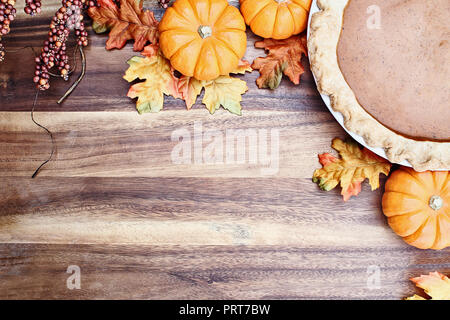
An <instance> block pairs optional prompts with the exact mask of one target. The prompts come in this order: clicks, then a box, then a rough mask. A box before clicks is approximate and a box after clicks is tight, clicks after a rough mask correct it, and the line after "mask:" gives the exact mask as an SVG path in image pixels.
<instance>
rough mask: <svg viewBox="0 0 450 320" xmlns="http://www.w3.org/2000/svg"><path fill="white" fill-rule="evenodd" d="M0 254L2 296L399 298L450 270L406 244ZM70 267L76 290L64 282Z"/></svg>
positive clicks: (8, 247)
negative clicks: (375, 271) (422, 279)
mask: <svg viewBox="0 0 450 320" xmlns="http://www.w3.org/2000/svg"><path fill="white" fill-rule="evenodd" d="M0 255H1V256H2V257H3V258H2V259H0V272H1V273H2V276H1V281H0V298H1V299H14V298H20V297H24V296H25V297H28V298H32V299H45V298H50V299H89V298H90V299H95V298H97V299H98V298H101V299H103V298H109V299H118V298H124V297H127V298H131V299H186V298H189V299H286V298H291V299H324V298H328V299H398V298H399V297H406V296H409V295H412V294H414V293H419V291H418V290H416V289H415V288H414V287H413V285H412V284H411V283H410V282H409V280H408V278H410V277H413V276H416V275H418V274H421V273H427V272H428V271H430V270H433V269H434V268H435V265H436V263H439V262H440V263H441V264H442V266H444V267H442V266H441V267H442V269H441V270H443V272H447V273H448V272H450V265H449V264H448V260H446V259H445V258H446V257H445V256H444V257H443V256H442V255H441V254H439V253H438V252H432V251H421V252H420V254H418V252H417V251H416V250H415V249H413V248H411V247H408V248H404V249H402V250H398V249H395V250H389V249H383V248H364V249H359V250H355V249H354V248H352V249H350V250H349V249H345V248H333V249H332V250H330V249H329V248H328V247H325V248H314V249H310V248H303V247H291V246H289V247H285V246H269V247H266V246H193V247H189V246H183V247H177V246H176V247H170V248H168V247H166V246H142V245H139V246H136V245H118V246H114V245H102V246H98V245H96V246H93V245H29V244H3V245H0ZM69 265H77V266H79V267H80V269H81V289H80V290H68V289H67V287H66V280H67V277H68V276H69V274H67V273H66V270H67V268H68V266H69ZM369 266H377V267H379V268H380V276H381V278H380V279H381V280H380V286H379V288H375V287H371V286H368V271H367V270H368V267H369ZM369 274H370V273H369Z"/></svg>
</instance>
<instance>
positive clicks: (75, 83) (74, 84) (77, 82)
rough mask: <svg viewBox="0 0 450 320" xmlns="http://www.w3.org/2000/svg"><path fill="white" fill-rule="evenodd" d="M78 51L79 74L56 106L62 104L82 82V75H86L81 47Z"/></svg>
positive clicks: (84, 59)
mask: <svg viewBox="0 0 450 320" xmlns="http://www.w3.org/2000/svg"><path fill="white" fill-rule="evenodd" d="M79 51H80V55H81V74H80V76H79V77H78V79H77V81H75V82H74V83H73V84H72V86H71V87H70V88H69V90H67V91H66V93H65V94H64V95H63V96H62V97H61V99H59V100H58V104H61V103H63V101H64V100H65V99H66V98H67V97H68V96H69V95H70V94H71V93H72V92H73V90H75V88H76V87H77V86H78V84H79V83H80V82H81V80H83V78H84V75H85V74H86V57H85V56H84V51H83V47H81V46H80V47H79Z"/></svg>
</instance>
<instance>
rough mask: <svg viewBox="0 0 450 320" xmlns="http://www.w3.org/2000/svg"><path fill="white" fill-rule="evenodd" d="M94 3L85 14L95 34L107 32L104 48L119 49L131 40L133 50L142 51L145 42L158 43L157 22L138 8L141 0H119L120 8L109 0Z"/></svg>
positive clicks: (151, 13) (141, 2)
mask: <svg viewBox="0 0 450 320" xmlns="http://www.w3.org/2000/svg"><path fill="white" fill-rule="evenodd" d="M97 3H98V5H99V6H98V7H91V8H89V10H88V13H89V16H90V17H91V18H92V20H93V21H94V22H93V25H92V27H93V29H94V31H95V32H97V33H104V32H106V31H108V30H110V32H109V38H108V40H107V41H106V49H108V50H111V49H114V48H117V49H122V48H123V47H124V46H125V44H126V42H127V41H128V40H134V46H133V49H134V51H142V49H143V48H144V46H145V45H146V44H147V42H151V43H157V42H158V21H157V20H156V19H155V16H154V15H153V12H152V11H150V10H143V9H142V6H143V1H142V0H121V1H120V8H118V7H117V6H116V4H115V3H114V2H113V1H112V0H98V1H97Z"/></svg>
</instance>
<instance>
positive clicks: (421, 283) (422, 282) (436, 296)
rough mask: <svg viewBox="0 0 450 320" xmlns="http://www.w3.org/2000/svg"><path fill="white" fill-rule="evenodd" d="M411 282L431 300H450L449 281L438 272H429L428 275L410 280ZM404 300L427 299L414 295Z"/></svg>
mask: <svg viewBox="0 0 450 320" xmlns="http://www.w3.org/2000/svg"><path fill="white" fill-rule="evenodd" d="M411 281H412V282H414V283H415V284H416V286H418V287H419V288H422V289H423V290H425V293H426V294H427V295H429V296H430V297H431V300H450V279H449V278H448V277H446V276H445V275H443V274H442V273H440V272H430V273H429V274H428V275H422V276H420V277H417V278H412V279H411ZM406 300H427V299H425V298H423V297H421V296H418V295H416V294H415V295H413V296H412V297H409V298H406Z"/></svg>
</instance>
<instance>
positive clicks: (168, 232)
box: [0, 177, 449, 255]
mask: <svg viewBox="0 0 450 320" xmlns="http://www.w3.org/2000/svg"><path fill="white" fill-rule="evenodd" d="M2 184H3V186H4V190H5V191H4V193H3V195H2V196H1V197H0V212H1V215H0V242H8V243H12V242H36V243H98V244H113V243H115V244H120V243H135V244H158V245H232V244H235V245H241V244H245V245H300V246H304V247H310V248H312V247H316V246H327V245H329V246H332V247H336V246H340V247H354V248H361V247H370V248H404V247H406V245H405V244H404V243H403V242H402V241H401V240H400V239H399V238H398V237H396V236H395V235H394V234H393V233H392V231H391V230H390V229H389V228H387V226H386V220H385V218H384V217H383V216H382V214H381V212H380V211H376V210H374V209H373V208H374V207H377V206H378V203H379V197H380V193H379V192H376V193H375V194H371V193H370V191H369V190H368V189H369V188H368V187H365V188H364V192H363V194H362V195H361V196H360V197H359V198H358V200H357V201H350V202H348V203H344V202H342V200H341V198H340V196H339V195H338V193H337V192H332V193H328V194H327V193H323V192H322V193H321V192H320V191H319V190H318V189H317V186H315V185H314V184H313V183H312V182H311V181H310V180H309V179H308V180H306V179H287V178H282V179H275V178H271V179H264V178H261V179H256V178H253V179H250V180H249V179H245V178H231V179H229V178H157V179H154V178H120V179H117V178H53V177H45V178H40V179H37V180H31V179H29V178H18V177H12V178H2ZM349 230H351V232H349ZM448 254H449V253H448V252H447V255H448Z"/></svg>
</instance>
